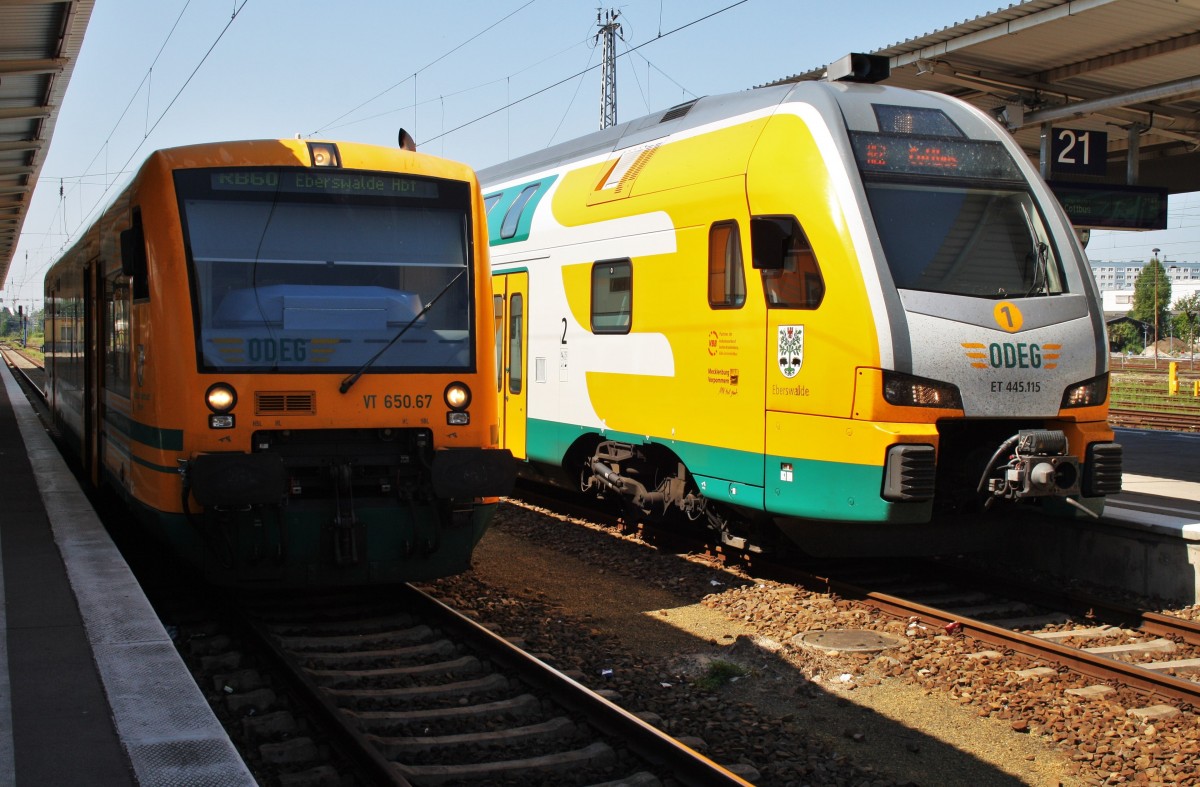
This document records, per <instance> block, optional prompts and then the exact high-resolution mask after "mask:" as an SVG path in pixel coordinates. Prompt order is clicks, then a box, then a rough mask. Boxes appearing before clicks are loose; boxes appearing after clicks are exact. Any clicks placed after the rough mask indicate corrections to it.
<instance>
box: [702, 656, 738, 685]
mask: <svg viewBox="0 0 1200 787" xmlns="http://www.w3.org/2000/svg"><path fill="white" fill-rule="evenodd" d="M745 674H746V670H745V669H743V668H742V667H740V666H738V665H737V664H734V663H733V662H732V661H725V660H724V659H716V660H714V661H712V662H710V663H709V665H708V669H706V670H705V671H704V675H702V676H701V677H699V678H697V680H696V687H697V688H701V689H704V690H705V691H716V690H717V689H719V688H721V687H722V686H724V685H725V684H727V683H729V682H731V681H733V680H734V679H736V678H740V677H743V676H744V675H745Z"/></svg>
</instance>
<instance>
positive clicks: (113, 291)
mask: <svg viewBox="0 0 1200 787" xmlns="http://www.w3.org/2000/svg"><path fill="white" fill-rule="evenodd" d="M104 301H105V303H104V334H105V336H104V344H105V348H104V387H105V388H106V389H108V390H109V391H111V392H113V393H115V394H119V395H121V396H124V397H128V396H129V363H130V352H129V336H130V330H129V312H130V308H129V307H130V304H129V280H128V279H126V278H124V277H120V276H115V275H114V276H109V277H108V278H106V279H105V280H104Z"/></svg>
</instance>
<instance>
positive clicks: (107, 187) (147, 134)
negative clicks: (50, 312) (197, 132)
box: [63, 0, 250, 247]
mask: <svg viewBox="0 0 1200 787" xmlns="http://www.w3.org/2000/svg"><path fill="white" fill-rule="evenodd" d="M249 2H250V0H240V4H236V5H235V6H234V8H233V13H232V15H231V16H230V17H229V20H228V21H227V22H226V23H225V25H224V27H222V28H221V31H220V32H219V33H218V34H217V37H216V38H215V39H214V40H213V42H212V44H211V45H210V46H209V48H208V50H207V51H206V52H205V53H204V56H203V57H201V58H200V61H199V62H198V63H197V64H196V66H195V68H193V69H192V71H191V73H190V74H189V75H188V77H187V79H185V80H184V82H183V84H182V85H180V87H179V89H178V90H177V91H176V92H175V95H174V96H172V97H171V100H170V101H169V102H168V103H167V106H166V107H165V108H164V109H163V110H162V112H160V113H159V115H158V117H157V118H156V119H155V120H154V123H153V124H152V125H149V127H148V128H146V129H145V130H144V132H143V135H142V138H141V140H139V141H138V144H137V145H136V146H135V147H134V149H133V151H132V152H130V154H129V157H128V158H127V159H126V160H125V163H124V164H123V165H121V167H120V168H119V169H118V170H117V171H116V173H115V175H116V176H117V177H114V178H113V180H112V181H111V182H109V181H108V179H107V173H108V170H109V168H108V167H107V166H106V167H105V171H106V178H105V187H104V190H103V192H101V194H100V196H99V197H97V198H96V200H95V202H94V203H93V204H92V206H91V207H90V208H89V209H88V212H87V213H86V214H84V215H83V217H82V218H81V219H80V222H79V226H82V225H84V224H86V223H87V220H88V218H90V217H91V216H92V214H93V213H94V212H95V211H96V209H97V208H98V207H99V206H100V205H101V204H102V203H103V201H104V198H105V197H106V196H107V195H108V193H109V191H111V190H112V187H113V186H114V185H116V183H117V182H118V181H119V177H120V176H121V175H124V174H127V173H128V167H129V164H130V163H131V162H132V161H133V159H134V157H135V156H136V155H137V154H138V151H140V150H141V149H142V146H143V145H145V143H146V141H147V140H148V139H149V138H150V136H151V135H152V134H153V133H154V130H155V129H157V128H158V126H159V124H160V123H161V122H162V120H163V118H165V117H166V116H167V113H168V112H170V111H171V108H172V107H173V106H174V105H175V102H176V101H178V100H179V97H180V96H181V95H182V94H183V91H184V90H185V89H186V88H187V86H188V85H189V84H190V83H191V81H192V79H194V78H195V76H196V74H197V73H198V72H199V71H200V68H201V67H202V66H203V65H204V63H205V62H206V61H207V60H208V58H209V56H211V55H212V53H213V51H214V50H215V49H216V47H217V44H219V43H220V41H221V39H222V38H223V37H224V36H225V34H226V33H227V32H228V31H229V28H230V27H231V26H232V25H233V23H234V21H235V20H236V19H237V17H238V15H239V14H240V13H241V11H242V10H243V9H244V8H245V7H246V4H247V3H249ZM189 4H190V0H187V2H186V3H185V4H184V10H185V11H186V9H187V6H188V5H189ZM182 18H183V11H181V12H180V14H179V16H178V17H177V18H176V20H175V23H174V25H172V27H171V30H170V32H169V33H168V34H167V38H166V39H164V41H163V44H162V46H161V47H160V48H159V51H158V53H157V54H156V55H155V58H154V61H153V62H152V63H151V66H150V69H148V70H147V75H146V76H145V77H143V79H142V82H141V83H139V85H138V87H137V89H136V90H135V91H134V95H133V97H131V98H130V101H129V103H128V104H127V105H126V107H125V110H124V111H123V112H122V113H121V119H124V117H125V114H126V113H128V111H129V108H130V107H131V106H132V105H133V101H134V100H135V99H136V97H137V94H138V93H139V92H140V91H141V88H142V86H143V85H145V84H146V83H147V81H148V80H149V75H150V73H151V72H152V71H153V68H154V63H157V62H158V59H159V57H161V56H162V53H163V51H164V50H165V49H166V46H167V43H168V42H169V41H170V39H171V37H172V36H173V35H174V33H175V30H176V29H177V28H178V26H179V22H180V20H181V19H182ZM147 102H149V98H148V97H147ZM120 123H121V120H120V119H119V120H118V121H117V124H116V126H114V128H113V131H110V132H109V137H108V138H107V139H106V140H105V141H104V143H103V144H102V145H101V147H100V150H99V151H97V153H96V155H95V156H94V157H93V158H92V161H91V162H90V163H89V164H88V167H87V168H88V169H90V168H91V164H92V163H95V161H96V159H97V158H99V156H100V153H101V152H104V151H106V150H107V148H108V145H109V144H110V142H111V138H112V134H113V133H114V132H115V131H116V128H117V127H119V126H120ZM81 177H87V175H84V176H81ZM64 221H65V210H64ZM64 230H65V223H64ZM64 235H66V238H65V240H64V241H63V246H64V247H65V246H66V244H67V243H69V242H70V233H67V232H65V231H64Z"/></svg>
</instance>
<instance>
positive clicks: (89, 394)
mask: <svg viewBox="0 0 1200 787" xmlns="http://www.w3.org/2000/svg"><path fill="white" fill-rule="evenodd" d="M103 267H104V266H103V264H102V263H101V261H100V259H99V258H97V259H93V260H91V261H90V262H88V263H87V264H86V265H85V266H84V268H83V451H82V455H83V456H82V459H83V467H84V472H86V473H87V475H88V478H89V479H91V482H92V483H93V484H97V485H98V484H99V483H100V468H101V467H102V464H103V463H102V461H101V458H100V452H101V450H102V448H101V443H102V438H101V434H100V432H101V430H102V429H103V416H104V414H103V412H102V409H103V397H104V392H103V386H102V385H101V371H102V370H103V368H104V357H103V352H104V342H103V341H102V337H103V335H104V334H103V331H102V330H101V322H102V320H103V319H104V282H103V280H102V277H103Z"/></svg>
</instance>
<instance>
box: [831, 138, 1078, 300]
mask: <svg viewBox="0 0 1200 787" xmlns="http://www.w3.org/2000/svg"><path fill="white" fill-rule="evenodd" d="M851 140H852V142H853V144H854V148H855V157H856V159H857V161H858V165H859V171H860V172H861V173H862V177H863V185H864V187H865V188H866V192H867V201H868V203H869V205H870V208H871V214H872V217H873V218H874V220H875V228H876V231H877V232H878V233H879V240H880V244H881V245H882V246H883V252H884V255H885V257H886V258H887V264H888V267H889V268H890V270H891V272H892V278H893V280H894V281H895V284H896V286H897V287H898V288H900V289H911V290H923V291H926V292H939V293H948V294H952V295H967V296H973V297H982V298H1025V297H1034V296H1043V295H1056V294H1059V293H1062V292H1063V291H1064V287H1065V285H1064V278H1063V275H1062V269H1061V265H1060V263H1059V259H1058V254H1057V252H1056V249H1055V246H1054V243H1053V241H1052V239H1051V236H1050V233H1049V232H1048V230H1047V228H1046V224H1045V221H1044V220H1043V218H1042V214H1041V211H1040V210H1039V208H1038V205H1037V203H1036V201H1035V200H1034V197H1033V194H1032V192H1031V191H1030V189H1029V187H1028V185H1027V184H1026V183H1025V181H1024V179H1023V178H1022V176H1021V174H1020V170H1019V169H1018V168H1017V166H1016V164H1015V162H1013V161H1012V159H1011V157H1010V156H1009V154H1008V152H1007V151H1006V150H1005V149H1004V147H1003V146H1002V145H1000V143H998V142H984V141H977V140H967V139H961V140H938V139H927V138H916V137H904V136H902V135H890V134H867V133H861V132H857V133H852V134H851Z"/></svg>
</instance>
